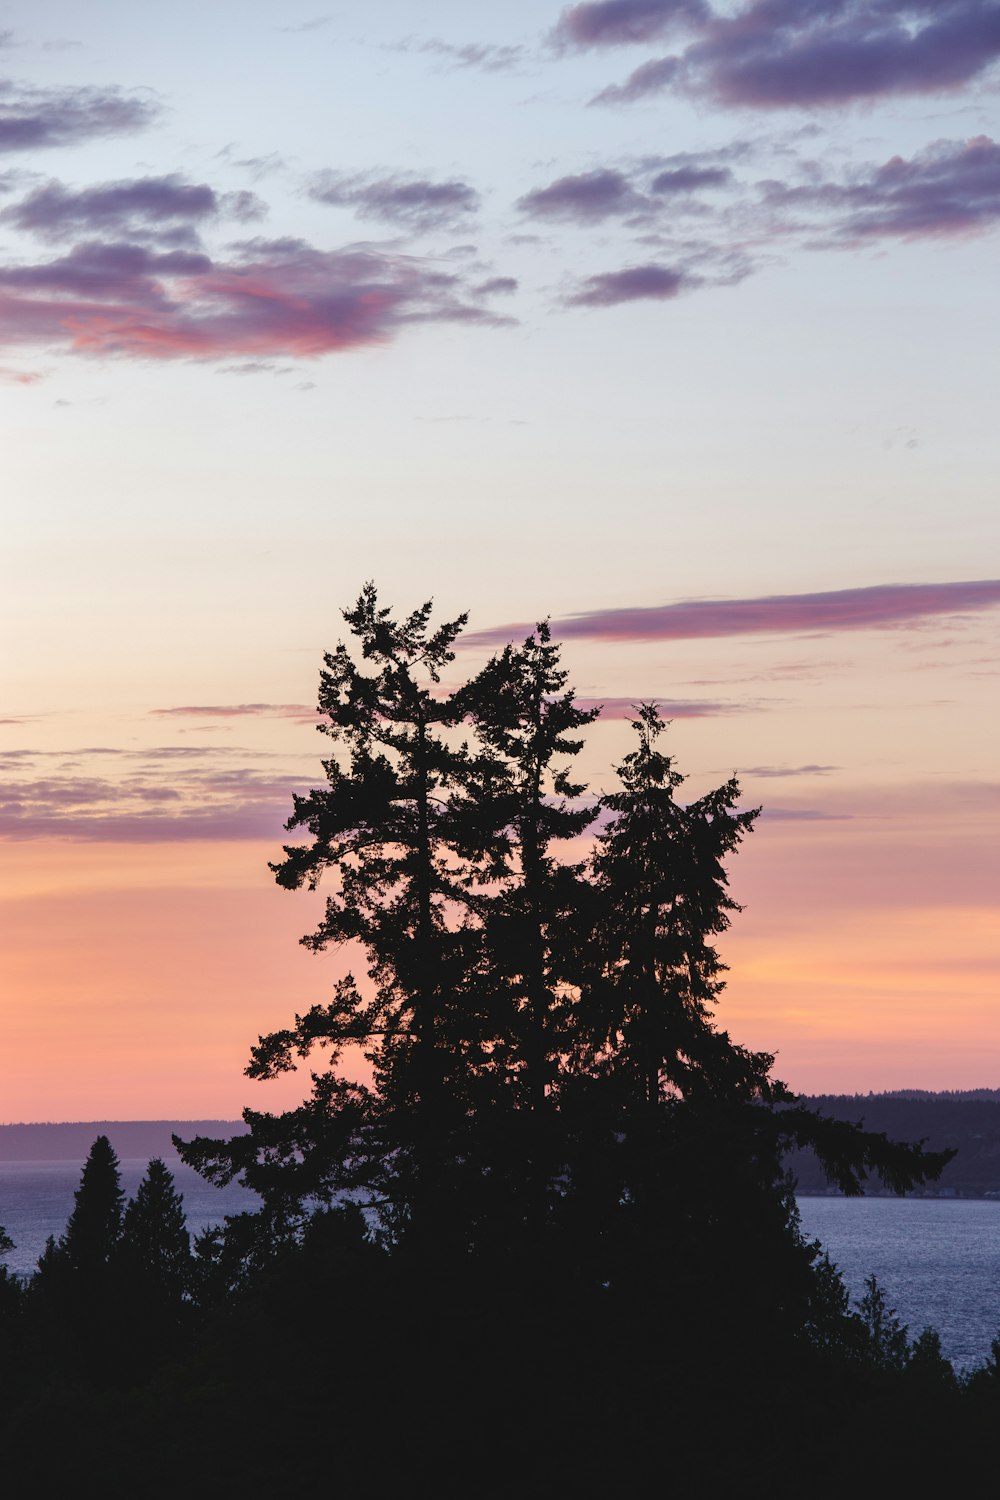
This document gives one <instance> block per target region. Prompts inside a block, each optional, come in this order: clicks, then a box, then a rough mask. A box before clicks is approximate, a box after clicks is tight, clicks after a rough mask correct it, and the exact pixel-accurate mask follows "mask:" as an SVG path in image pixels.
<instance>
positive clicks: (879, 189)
mask: <svg viewBox="0 0 1000 1500" xmlns="http://www.w3.org/2000/svg"><path fill="white" fill-rule="evenodd" d="M764 192H765V203H766V205H767V206H769V207H770V208H772V209H773V210H774V211H776V212H778V213H780V214H785V215H788V214H792V215H805V219H806V222H807V223H811V224H815V225H816V227H817V229H818V232H819V233H820V234H821V235H822V236H823V243H825V244H830V243H834V244H836V243H838V242H839V243H842V244H858V243H861V242H864V241H872V240H879V239H888V238H899V239H927V238H935V237H940V236H944V235H955V234H970V233H976V232H981V231H983V230H986V229H989V228H992V227H993V226H994V225H996V224H997V223H998V222H1000V145H997V143H996V142H995V141H993V140H991V139H990V138H989V136H985V135H981V136H976V137H975V138H974V139H973V140H969V141H938V142H936V143H935V144H934V145H933V146H929V147H928V148H927V149H926V150H925V151H923V152H921V153H920V154H919V155H917V156H914V157H912V158H910V159H909V160H907V159H906V158H904V157H902V156H894V157H892V158H891V160H889V161H887V162H885V163H884V164H883V165H882V166H879V167H867V168H863V169H861V170H860V171H857V172H855V173H854V174H852V175H851V176H850V177H849V178H848V180H847V181H845V182H831V181H822V180H820V181H814V182H811V183H806V184H805V185H802V186H788V185H786V184H784V183H777V182H772V183H767V184H765V188H764ZM816 215H818V216H819V218H818V220H817V218H816V217H815V216H816ZM810 216H813V217H812V218H810Z"/></svg>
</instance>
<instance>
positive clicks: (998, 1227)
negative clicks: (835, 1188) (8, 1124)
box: [0, 1158, 1000, 1369]
mask: <svg viewBox="0 0 1000 1500" xmlns="http://www.w3.org/2000/svg"><path fill="white" fill-rule="evenodd" d="M146 1165H147V1162H146V1160H145V1158H143V1159H138V1160H132V1159H128V1158H127V1159H125V1160H124V1161H122V1163H121V1174H122V1186H123V1187H124V1189H125V1192H126V1194H127V1195H129V1196H131V1195H132V1194H133V1193H134V1192H135V1190H136V1188H137V1187H138V1185H139V1181H140V1179H141V1178H142V1176H143V1174H144V1172H145V1170H146ZM167 1165H168V1166H169V1167H170V1170H171V1171H172V1172H173V1174H174V1179H175V1182H176V1184H177V1188H178V1191H179V1192H181V1193H182V1194H183V1195H184V1208H185V1211H186V1213H187V1220H188V1228H189V1229H190V1230H191V1232H192V1234H197V1233H199V1232H200V1231H201V1230H203V1229H206V1228H207V1227H208V1226H209V1225H210V1224H221V1222H222V1220H223V1218H224V1217H225V1215H226V1214H234V1213H239V1212H241V1211H242V1210H244V1209H253V1208H254V1207H256V1205H257V1199H256V1197H255V1195H254V1194H253V1193H249V1192H247V1191H246V1190H245V1189H244V1188H240V1187H228V1188H215V1187H212V1186H211V1185H210V1184H209V1183H207V1182H205V1181H204V1180H203V1179H202V1178H201V1177H199V1176H198V1174H197V1173H196V1172H193V1171H192V1170H191V1168H190V1167H185V1166H183V1165H182V1163H181V1162H179V1161H168V1162H167ZM80 1166H81V1163H80V1162H79V1161H50V1162H37V1161H33V1162H0V1224H3V1225H4V1226H5V1227H6V1229H7V1232H8V1234H9V1235H10V1236H11V1238H12V1239H13V1240H14V1243H15V1245H16V1246H17V1248H16V1250H15V1251H14V1252H13V1253H12V1254H11V1255H9V1256H8V1257H7V1265H8V1266H9V1267H10V1269H11V1270H12V1271H17V1272H19V1273H21V1274H27V1273H29V1272H30V1271H32V1270H33V1269H34V1265H35V1262H36V1260H37V1259H38V1256H39V1254H40V1253H41V1251H42V1248H43V1246H44V1244H45V1241H46V1239H47V1238H48V1236H49V1235H50V1234H52V1235H56V1236H58V1235H60V1234H62V1232H63V1230H64V1229H65V1227H66V1220H67V1219H68V1218H69V1215H70V1213H71V1212H72V1209H73V1194H74V1192H75V1190H76V1188H77V1187H78V1186H79V1183H80ZM799 1212H800V1214H801V1217H802V1229H803V1231H804V1233H805V1234H807V1235H808V1236H809V1237H810V1238H813V1239H818V1240H819V1241H820V1242H821V1243H822V1245H823V1247H824V1248H825V1249H826V1250H827V1251H828V1253H829V1255H830V1259H831V1260H832V1261H833V1262H834V1264H835V1265H836V1266H837V1267H838V1268H839V1270H840V1271H841V1273H842V1275H843V1277H844V1280H845V1282H846V1283H847V1287H848V1290H849V1291H850V1293H851V1296H852V1298H854V1299H855V1300H857V1299H858V1298H860V1297H862V1296H863V1295H864V1280H865V1277H866V1276H870V1275H872V1274H874V1275H875V1276H877V1277H878V1279H879V1281H880V1283H881V1284H882V1286H883V1287H884V1288H885V1291H886V1294H887V1296H888V1298H889V1303H890V1305H891V1306H892V1307H894V1308H895V1309H896V1312H897V1314H898V1315H899V1317H900V1318H901V1319H902V1321H903V1322H904V1323H905V1324H907V1325H908V1327H909V1330H910V1335H911V1337H915V1336H916V1334H918V1333H919V1332H920V1331H921V1329H922V1328H926V1327H928V1326H930V1327H932V1328H936V1329H937V1331H938V1333H939V1334H940V1335H941V1343H942V1347H943V1349H944V1353H945V1354H946V1355H947V1357H948V1358H949V1359H950V1360H952V1361H953V1362H954V1364H955V1365H956V1367H957V1368H964V1369H968V1368H970V1367H971V1366H973V1365H976V1364H978V1363H980V1362H981V1361H982V1360H984V1359H985V1358H986V1357H987V1356H988V1355H989V1350H990V1341H991V1339H993V1338H994V1337H996V1336H997V1334H998V1333H1000V1202H992V1201H989V1202H984V1201H979V1200H965V1201H963V1200H958V1199H933V1198H800V1199H799Z"/></svg>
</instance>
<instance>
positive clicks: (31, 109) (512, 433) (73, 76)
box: [0, 0, 1000, 1121]
mask: <svg viewBox="0 0 1000 1500" xmlns="http://www.w3.org/2000/svg"><path fill="white" fill-rule="evenodd" d="M3 24H4V26H5V27H7V28H8V29H7V30H6V31H5V32H3V34H2V37H0V345H2V347H0V382H2V384H0V401H2V410H3V455H4V464H3V477H2V486H3V522H4V525H3V547H2V572H0V615H2V620H3V640H4V652H3V696H2V701H0V839H2V844H0V1120H8V1121H9V1120H45V1119H49V1120H59V1119H93V1118H134V1117H141V1118H153V1117H161V1116H168V1117H174V1116H176V1117H186V1116H187V1117H191V1116H198V1117H208V1116H214V1115H233V1114H235V1113H236V1112H238V1110H239V1109H240V1108H241V1107H242V1106H243V1105H244V1104H247V1103H251V1104H253V1105H255V1106H256V1107H258V1108H268V1107H276V1106H280V1105H282V1104H284V1103H286V1102H288V1101H290V1100H291V1099H292V1098H293V1097H294V1095H295V1091H296V1087H298V1088H299V1089H300V1090H301V1087H302V1086H301V1084H298V1085H297V1084H296V1082H295V1081H294V1080H293V1081H291V1082H290V1083H288V1084H287V1085H285V1084H284V1083H282V1084H280V1085H264V1084H252V1083H249V1082H248V1081H247V1080H246V1079H244V1078H243V1076H242V1068H243V1066H244V1064H245V1062H246V1058H247V1054H248V1049H249V1046H250V1044H251V1043H252V1042H253V1041H254V1040H255V1039H256V1037H257V1035H258V1033H259V1032H261V1031H265V1030H270V1029H273V1028H275V1027H278V1026H282V1025H285V1024H287V1023H288V1022H289V1021H290V1019H291V1016H292V1014H293V1013H294V1012H295V1011H296V1010H302V1009H303V1008H304V1007H305V1006H307V1005H309V1004H311V1003H313V1002H315V1001H322V1000H324V999H325V998H326V996H327V993H328V990H329V986H330V983H331V980H332V979H333V978H334V977H335V976H336V975H337V974H338V973H340V972H341V971H342V967H343V961H342V960H341V959H339V958H338V957H337V955H333V954H328V955H325V956H322V955H321V956H318V957H317V956H312V955H310V954H309V953H307V952H306V951H305V950H304V949H302V948H300V947H299V946H298V945H297V942H296V940H297V938H298V937H299V936H300V935H301V934H302V933H304V932H306V931H307V930H309V929H310V926H311V924H312V921H313V917H314V915H315V911H316V904H315V899H316V898H313V897H309V896H306V895H292V894H289V893H287V892H283V891H280V890H278V889H277V888H276V887H275V886H274V884H273V880H272V877H271V876H270V874H269V872H268V869H267V860H268V859H269V858H272V859H273V858H275V857H276V855H277V853H278V851H279V848H280V843H281V837H282V834H281V829H282V824H283V821H284V819H285V817H286V816H287V815H288V812H289V811H290V804H291V793H292V791H293V789H298V790H305V789H306V788H308V787H309V786H310V785H312V784H315V783H316V781H317V779H318V778H320V777H321V775H322V772H321V770H320V768H319V756H320V754H321V753H322V752H323V749H324V746H323V744H322V742H321V741H320V740H319V738H318V736H317V735H316V732H315V717H314V715H313V713H312V707H313V705H314V703H315V694H316V682H317V673H318V669H319V667H320V664H321V656H322V652H323V651H324V649H330V648H332V646H333V645H334V644H335V643H336V641H337V639H338V638H339V637H340V636H341V635H342V634H343V627H342V621H341V619H340V613H339V612H340V610H341V609H342V608H343V607H344V606H345V605H348V604H350V603H351V602H352V601H353V600H354V598H355V597H356V596H357V594H358V592H359V589H360V587H361V585H362V584H363V583H364V582H365V580H366V579H369V578H372V579H374V580H375V581H376V583H377V584H378V587H379V590H380V594H381V596H382V598H383V599H384V602H386V603H388V604H393V605H396V606H398V608H399V609H400V610H404V609H405V610H409V609H411V608H412V607H414V606H415V605H416V604H418V603H420V602H421V601H422V600H424V599H425V598H428V597H433V598H434V599H435V601H436V604H437V606H438V607H439V609H440V612H441V614H442V615H445V616H450V615H453V614H456V613H458V612H459V611H460V610H463V609H468V610H469V611H470V612H471V621H470V627H469V629H470V636H469V638H468V639H469V644H468V645H467V646H466V648H465V649H464V650H463V652H462V654H461V657H460V660H459V662H458V663H456V668H455V672H456V678H457V676H458V675H459V674H460V673H461V672H463V671H465V670H472V669H474V668H475V667H476V666H477V665H478V664H480V663H481V662H482V661H483V660H484V659H485V656H486V654H487V653H488V652H489V650H491V649H493V647H494V646H495V645H496V644H497V643H503V642H504V641H506V640H507V639H509V638H510V636H511V635H512V634H513V635H514V636H515V637H517V636H518V635H523V634H524V632H525V631H526V630H527V628H529V627H530V625H531V623H532V622H534V621H536V620H537V619H539V618H541V617H543V616H551V618H552V620H553V622H554V631H555V634H556V635H557V636H560V637H561V638H562V639H563V640H564V641H565V655H566V662H567V664H568V666H569V668H570V670H571V673H572V680H573V682H574V683H575V685H576V687H577V690H578V691H579V693H580V695H581V696H582V697H585V698H588V699H592V700H595V701H598V702H604V703H606V705H607V712H606V716H605V722H603V723H602V724H601V725H600V726H598V727H597V728H596V729H595V730H594V732H593V733H592V736H591V742H590V744H589V746H588V749H587V751H586V753H585V756H584V762H585V764H584V772H585V774H586V776H587V777H588V779H589V782H590V785H591V787H592V789H593V790H595V791H600V790H602V789H605V788H610V786H611V785H612V777H611V774H610V767H611V765H612V764H613V763H614V761H615V759H616V758H617V757H618V756H619V755H620V754H621V752H622V750H623V748H624V747H625V745H626V743H627V737H628V733H629V731H628V726H627V724H626V723H625V722H624V721H625V718H626V716H627V714H628V712H629V711H630V705H631V704H633V703H635V702H638V701H640V700H643V699H657V700H659V701H660V702H661V703H662V704H663V707H664V712H665V713H666V715H667V716H668V717H671V718H672V719H673V721H674V722H673V727H672V729H671V732H670V747H669V748H671V749H672V750H673V751H674V753H675V754H676V756H677V759H678V763H679V766H680V769H682V770H684V771H686V772H688V773H690V777H691V782H690V786H691V788H692V791H694V792H700V791H703V790H705V789H707V788H708V787H709V786H711V785H714V784H716V783H718V782H719V781H721V780H724V779H725V778H727V777H728V776H729V775H730V774H731V773H732V772H733V771H734V770H736V771H738V772H739V774H740V777H741V780H742V782H743V785H744V788H745V792H746V802H747V805H757V804H758V803H759V804H762V805H763V807H764V814H763V816H762V818H761V820H760V822H759V824H758V827H757V829H756V831H755V833H754V834H753V836H752V838H751V839H750V840H749V841H748V843H747V845H746V846H745V847H744V849H743V851H742V852H741V854H740V855H739V857H738V859H737V860H736V861H735V863H734V865H733V868H732V883H733V890H734V893H735V895H736V896H737V898H738V899H739V900H740V901H742V902H744V903H745V907H746V909H745V911H744V912H743V913H742V915H740V916H739V917H737V918H736V920H735V922H734V926H733V930H732V931H731V933H730V934H729V935H728V936H727V938H726V940H725V943H724V945H723V954H724V957H725V958H726V959H727V960H728V962H729V963H730V965H731V969H732V973H731V977H730V984H729V989H728V991H727V995H726V997H725V1002H724V1005H723V1006H722V1007H721V1008H720V1014H719V1019H720V1021H722V1022H723V1023H724V1024H725V1025H726V1026H727V1028H728V1029H729V1030H730V1031H731V1033H732V1034H733V1035H734V1036H735V1037H736V1038H737V1039H738V1040H740V1041H743V1042H746V1043H748V1044H751V1045H753V1046H755V1047H764V1048H767V1049H768V1050H772V1051H777V1053H778V1054H779V1056H778V1065H777V1072H778V1073H779V1075H780V1076H782V1077H784V1078H785V1079H787V1081H788V1082H790V1083H791V1084H792V1085H793V1087H796V1088H798V1089H801V1090H803V1091H818V1090H831V1091H832V1090H838V1091H855V1090H868V1089H870V1088H872V1089H880V1088H899V1087H904V1086H919V1087H926V1088H962V1087H974V1086H992V1087H996V1086H1000V1003H998V1002H1000V993H998V991H1000V985H998V976H1000V923H998V920H997V907H998V888H1000V882H998V876H1000V868H998V866H1000V859H998V853H997V849H998V833H1000V773H998V769H997V743H998V729H1000V715H998V709H997V687H998V674H1000V650H998V644H997V625H998V623H1000V505H998V503H997V499H998V497H997V482H996V473H997V465H996V458H997V454H996V449H997V446H998V420H997V391H998V379H997V377H998V363H1000V359H998V352H997V351H998V349H1000V328H998V318H997V310H998V302H1000V297H998V285H1000V278H998V275H997V268H998V260H997V250H998V235H997V230H998V228H1000V100H998V84H1000V4H998V3H997V0H754V3H748V0H720V3H719V4H717V5H716V6H715V7H714V8H713V7H712V6H711V5H710V4H709V3H708V0H598V3H593V4H588V3H585V4H580V5H576V6H574V7H571V8H569V9H564V10H562V11H561V12H560V9H559V6H558V3H557V4H555V5H553V6H552V7H551V8H547V7H546V6H545V5H544V4H540V3H538V0H532V3H527V0H508V3H507V4H506V5H504V6H502V7H498V8H497V11H496V14H495V15H494V14H493V12H492V11H490V10H489V8H488V7H475V6H469V5H468V4H465V3H461V4H460V3H458V0H427V3H423V0H420V3H414V0H372V3H370V4H368V5H365V6H339V7H337V8H335V9H331V10H330V11H328V12H319V11H313V10H310V9H309V8H308V7H306V8H302V9H301V10H296V8H295V6H294V5H292V4H290V3H288V0H286V3H284V4H282V5H278V4H276V3H271V0H267V3H265V0H239V3H235V0H213V3H212V4H211V5H208V6H205V5H202V4H198V5H196V4H194V3H192V0H173V3H172V4H170V5H136V4H135V3H134V0H129V3H125V0H88V3H86V4H82V5H81V4H80V3H79V0H74V3H69V0H31V3H30V4H29V3H27V0H21V3H18V0H14V3H10V4H8V5H7V6H6V7H5V11H4V22H3Z"/></svg>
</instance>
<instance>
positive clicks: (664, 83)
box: [588, 57, 681, 104]
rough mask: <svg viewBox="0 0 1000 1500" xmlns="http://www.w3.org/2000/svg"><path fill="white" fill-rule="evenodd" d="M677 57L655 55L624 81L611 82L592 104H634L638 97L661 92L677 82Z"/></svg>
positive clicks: (590, 101)
mask: <svg viewBox="0 0 1000 1500" xmlns="http://www.w3.org/2000/svg"><path fill="white" fill-rule="evenodd" d="M680 66H681V64H680V59H679V58H677V57H654V58H651V59H650V61H649V62H644V63H641V64H640V65H639V67H637V68H636V69H635V71H634V72H632V73H630V74H629V75H628V77H627V78H626V80H625V82H624V83H609V84H608V86H607V88H605V89H601V92H600V93H599V94H595V95H594V97H593V99H591V100H589V101H588V102H589V103H590V104H634V103H635V101H636V99H645V98H646V97H647V96H648V95H649V94H660V93H662V92H663V90H664V89H666V88H669V87H670V85H671V84H672V83H676V82H677V78H678V76H679V73H680Z"/></svg>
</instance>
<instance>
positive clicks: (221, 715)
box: [150, 703, 321, 722]
mask: <svg viewBox="0 0 1000 1500" xmlns="http://www.w3.org/2000/svg"><path fill="white" fill-rule="evenodd" d="M150 713H151V714H153V715H154V716H155V717H158V718H164V719H294V720H296V721H298V722H303V721H306V722H312V721H314V720H315V719H316V718H318V717H321V715H320V714H319V710H318V709H315V708H310V707H309V705H308V704H305V703H221V704H208V703H198V704H187V705H182V706H180V707H178V708H152V709H150Z"/></svg>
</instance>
